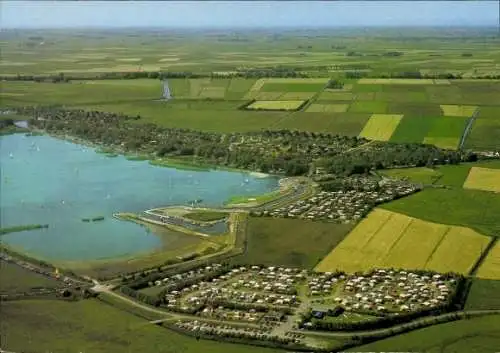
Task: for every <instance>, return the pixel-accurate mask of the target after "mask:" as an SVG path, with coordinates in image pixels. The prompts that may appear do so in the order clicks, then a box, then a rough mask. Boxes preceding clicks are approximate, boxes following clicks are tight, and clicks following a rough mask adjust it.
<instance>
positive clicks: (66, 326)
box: [0, 299, 283, 353]
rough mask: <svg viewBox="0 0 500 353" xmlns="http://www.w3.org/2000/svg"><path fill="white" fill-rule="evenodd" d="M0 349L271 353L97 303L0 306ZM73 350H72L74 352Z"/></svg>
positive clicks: (59, 352) (32, 302)
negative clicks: (183, 330)
mask: <svg viewBox="0 0 500 353" xmlns="http://www.w3.org/2000/svg"><path fill="white" fill-rule="evenodd" d="M0 335H1V337H0V338H1V342H2V348H3V349H5V350H8V351H14V352H45V351H47V352H53V353H63V352H73V351H74V350H75V349H77V351H78V352H80V351H82V352H92V353H115V352H116V353H123V352H142V353H179V352H183V353H198V352H204V353H220V352H234V353H257V352H259V353H260V352H262V353H277V352H283V351H281V350H276V349H275V350H273V349H264V348H260V347H252V346H245V345H236V344H229V343H222V342H215V341H204V340H200V341H198V340H196V339H194V338H190V337H186V336H184V335H181V334H178V333H176V332H172V331H169V330H167V329H165V328H162V327H158V326H155V325H153V324H149V323H148V322H147V321H146V320H143V319H140V318H138V317H135V316H133V315H132V314H129V313H126V312H124V311H121V310H119V309H116V308H114V307H111V306H109V305H106V304H104V303H101V302H99V301H98V300H97V299H89V300H82V301H79V302H63V301H55V300H50V301H49V300H45V301H44V300H24V301H17V302H7V303H3V304H2V320H0ZM75 347H77V348H75Z"/></svg>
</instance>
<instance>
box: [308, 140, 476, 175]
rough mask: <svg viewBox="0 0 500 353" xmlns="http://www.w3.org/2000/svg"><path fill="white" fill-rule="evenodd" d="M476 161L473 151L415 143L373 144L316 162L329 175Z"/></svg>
mask: <svg viewBox="0 0 500 353" xmlns="http://www.w3.org/2000/svg"><path fill="white" fill-rule="evenodd" d="M475 160H477V155H476V154H475V153H472V152H467V151H465V152H461V151H453V150H443V149H440V148H438V147H436V146H433V145H424V144H417V143H386V142H375V143H373V144H372V145H370V147H369V148H366V149H359V150H356V151H354V153H346V154H340V155H338V156H335V157H333V158H323V159H321V160H320V161H318V162H317V165H318V166H322V167H323V168H325V170H326V172H327V173H329V174H337V175H352V174H365V173H368V172H369V171H371V170H378V169H387V168H394V167H401V166H414V167H423V166H428V167H432V166H433V165H441V164H459V163H460V162H464V161H465V162H472V161H475Z"/></svg>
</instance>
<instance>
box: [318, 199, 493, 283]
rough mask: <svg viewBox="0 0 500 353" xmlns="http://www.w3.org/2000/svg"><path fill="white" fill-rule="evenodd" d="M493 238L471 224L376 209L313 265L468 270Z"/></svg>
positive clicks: (353, 269) (354, 268)
mask: <svg viewBox="0 0 500 353" xmlns="http://www.w3.org/2000/svg"><path fill="white" fill-rule="evenodd" d="M489 241H490V238H489V237H487V236H483V235H481V234H478V233H476V232H475V231H473V230H471V229H469V228H464V227H457V226H448V225H444V224H438V223H432V222H426V221H422V220H420V219H417V218H413V217H408V216H406V215H403V214H399V213H396V212H391V211H387V210H383V209H375V210H374V211H372V212H371V213H370V214H369V215H368V217H367V218H365V219H364V220H362V221H361V222H360V223H359V224H358V225H357V226H356V228H354V229H353V230H352V232H351V233H350V234H349V235H348V236H347V237H346V238H345V239H344V240H343V241H342V242H341V243H340V244H339V245H338V246H337V247H336V248H335V249H333V250H332V251H331V252H330V253H329V254H328V255H327V256H326V257H325V258H323V260H322V261H321V262H320V263H319V264H318V265H317V266H316V268H315V270H316V271H319V272H328V271H335V270H343V271H345V272H348V273H353V272H356V271H367V270H370V269H372V268H391V267H394V268H407V269H431V270H435V271H445V272H446V271H449V270H452V271H455V272H460V273H463V274H468V273H469V271H470V270H471V269H472V267H473V266H474V264H475V263H476V261H477V259H478V258H479V256H480V255H481V253H482V251H484V250H485V248H486V246H487V244H488V243H489ZM499 259H500V254H499Z"/></svg>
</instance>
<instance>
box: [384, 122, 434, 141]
mask: <svg viewBox="0 0 500 353" xmlns="http://www.w3.org/2000/svg"><path fill="white" fill-rule="evenodd" d="M436 119H440V118H439V117H430V116H429V117H410V116H404V117H403V118H402V119H401V121H400V123H399V124H398V126H397V127H396V130H394V133H393V134H392V136H391V138H390V141H392V142H414V143H420V142H422V141H424V139H425V137H426V136H427V134H428V133H429V130H430V129H431V127H432V125H433V124H434V121H435V120H436Z"/></svg>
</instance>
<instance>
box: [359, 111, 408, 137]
mask: <svg viewBox="0 0 500 353" xmlns="http://www.w3.org/2000/svg"><path fill="white" fill-rule="evenodd" d="M402 118H403V116H402V115H398V114H373V115H372V116H371V117H370V119H368V121H367V122H366V124H365V126H364V128H363V130H362V131H361V133H360V134H359V136H360V137H366V138H368V139H370V140H378V141H388V140H389V139H390V138H391V136H392V134H393V133H394V131H395V130H396V128H397V127H398V124H399V122H400V121H401V119H402Z"/></svg>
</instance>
